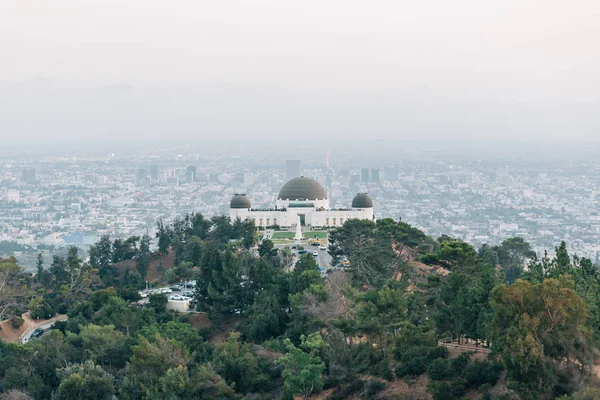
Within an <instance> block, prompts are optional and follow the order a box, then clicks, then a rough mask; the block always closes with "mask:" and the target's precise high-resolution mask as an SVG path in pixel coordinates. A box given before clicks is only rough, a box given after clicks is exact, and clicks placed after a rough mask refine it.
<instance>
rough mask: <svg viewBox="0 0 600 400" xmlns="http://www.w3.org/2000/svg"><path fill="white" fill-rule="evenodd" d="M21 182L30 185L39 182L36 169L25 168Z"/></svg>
mask: <svg viewBox="0 0 600 400" xmlns="http://www.w3.org/2000/svg"><path fill="white" fill-rule="evenodd" d="M21 180H22V181H23V182H24V183H27V184H29V185H34V184H35V183H36V181H37V172H36V170H35V168H25V169H24V170H23V172H22V176H21Z"/></svg>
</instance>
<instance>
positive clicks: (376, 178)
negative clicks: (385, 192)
mask: <svg viewBox="0 0 600 400" xmlns="http://www.w3.org/2000/svg"><path fill="white" fill-rule="evenodd" d="M371 182H375V183H379V168H373V169H371Z"/></svg>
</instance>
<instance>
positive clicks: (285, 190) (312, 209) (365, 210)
mask: <svg viewBox="0 0 600 400" xmlns="http://www.w3.org/2000/svg"><path fill="white" fill-rule="evenodd" d="M229 210H230V211H229V216H230V217H231V219H232V220H235V219H236V218H240V219H241V220H245V219H251V220H253V221H254V223H255V224H256V225H257V226H272V225H278V226H281V227H290V226H294V225H297V221H298V218H300V223H301V225H303V226H304V225H306V226H311V227H332V226H341V225H343V224H344V222H345V221H346V220H348V219H353V218H358V219H368V220H373V219H374V216H373V200H371V198H370V197H369V196H368V195H367V194H366V193H358V194H357V195H356V196H355V197H354V199H353V200H352V205H351V206H350V207H348V208H330V207H329V200H328V199H327V193H326V192H325V189H324V188H323V186H321V185H320V184H319V182H317V181H315V180H314V179H311V178H306V177H304V176H301V177H299V178H294V179H292V180H290V181H288V182H287V183H286V184H285V185H283V187H282V188H281V190H280V191H279V195H278V196H277V202H276V204H275V205H274V207H273V208H269V209H258V208H252V202H251V201H250V198H249V197H248V196H247V195H246V194H236V195H235V196H233V198H232V199H231V203H230V204H229Z"/></svg>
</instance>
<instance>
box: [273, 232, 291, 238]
mask: <svg viewBox="0 0 600 400" xmlns="http://www.w3.org/2000/svg"><path fill="white" fill-rule="evenodd" d="M294 236H296V234H295V233H294V232H273V236H272V238H271V239H273V240H276V239H293V238H294Z"/></svg>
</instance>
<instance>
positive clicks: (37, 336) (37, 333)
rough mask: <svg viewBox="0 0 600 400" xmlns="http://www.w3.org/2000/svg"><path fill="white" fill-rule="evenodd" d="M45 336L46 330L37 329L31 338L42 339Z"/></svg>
mask: <svg viewBox="0 0 600 400" xmlns="http://www.w3.org/2000/svg"><path fill="white" fill-rule="evenodd" d="M43 334H44V330H43V329H42V328H36V329H35V330H34V331H33V332H32V333H31V338H32V339H33V338H36V339H37V338H40V337H42V335H43Z"/></svg>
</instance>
